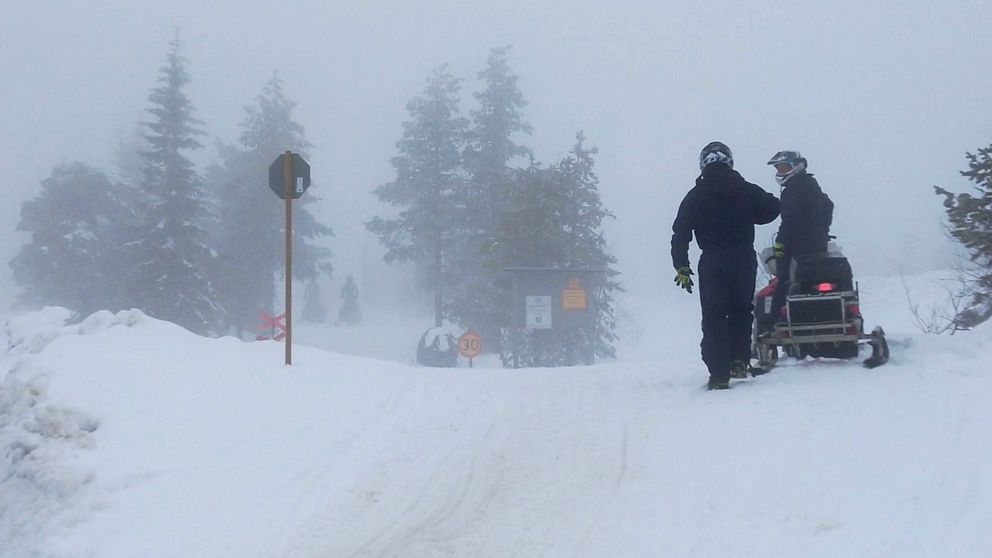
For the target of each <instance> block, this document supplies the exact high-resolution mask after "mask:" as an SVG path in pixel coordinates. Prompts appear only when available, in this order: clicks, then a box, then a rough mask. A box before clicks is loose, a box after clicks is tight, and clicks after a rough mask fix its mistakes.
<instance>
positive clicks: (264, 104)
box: [216, 74, 333, 330]
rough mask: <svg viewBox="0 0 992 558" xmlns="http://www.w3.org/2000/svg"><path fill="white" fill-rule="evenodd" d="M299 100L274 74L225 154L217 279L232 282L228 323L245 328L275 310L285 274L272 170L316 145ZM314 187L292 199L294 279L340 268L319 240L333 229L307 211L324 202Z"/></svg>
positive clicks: (281, 220) (279, 205)
mask: <svg viewBox="0 0 992 558" xmlns="http://www.w3.org/2000/svg"><path fill="white" fill-rule="evenodd" d="M295 106H296V103H295V102H293V101H291V100H290V99H288V98H287V97H286V96H285V94H284V93H283V88H282V81H281V80H280V78H279V76H278V74H273V76H272V78H271V79H270V80H269V82H268V83H267V84H266V85H265V87H264V88H263V90H262V93H261V94H259V95H258V97H257V99H256V104H255V105H253V106H248V107H246V108H245V113H246V116H245V119H244V120H243V121H242V123H241V137H240V147H231V146H228V147H226V148H225V149H223V150H222V153H221V156H222V159H223V163H224V164H223V168H224V170H223V172H222V173H219V174H221V175H222V177H221V178H219V179H218V182H219V183H220V186H219V187H220V194H219V202H218V204H219V205H218V208H217V211H218V215H219V224H218V227H217V230H216V236H217V238H218V247H219V248H218V252H219V254H220V258H219V259H220V271H219V273H218V277H220V281H222V282H223V284H224V285H225V291H224V297H223V300H224V305H225V308H227V309H228V311H229V320H230V324H229V325H231V326H233V327H235V328H237V329H239V330H241V329H243V328H246V327H250V326H251V324H253V323H254V322H255V321H257V319H258V315H259V312H261V311H273V304H274V301H275V295H276V288H275V280H276V277H277V276H278V275H282V274H283V273H284V272H285V269H284V267H285V254H284V250H285V244H284V242H285V240H284V239H285V236H284V235H285V213H284V211H285V209H284V208H285V206H284V204H283V203H282V202H281V200H280V199H279V198H278V197H276V195H275V194H273V193H272V190H271V189H270V188H269V186H268V176H269V175H268V169H269V165H271V164H272V162H273V161H274V160H275V159H276V157H278V156H279V155H281V154H282V153H283V152H284V151H286V150H290V151H293V152H294V153H300V154H301V155H303V156H304V157H307V156H308V155H307V151H308V150H309V149H310V148H311V147H312V145H311V144H310V142H309V141H307V139H306V136H305V133H304V129H303V126H302V125H301V124H299V123H298V122H296V121H295V120H294V119H293V114H292V112H293V108H294V107H295ZM315 189H316V186H311V188H309V189H308V190H307V193H306V194H305V195H304V196H303V197H301V198H300V199H298V200H295V201H294V202H293V221H294V223H293V237H294V250H293V277H294V279H297V280H301V281H308V280H316V279H317V277H318V276H319V274H321V273H326V274H328V275H330V274H331V272H332V271H333V268H332V267H331V265H330V263H329V262H328V259H329V258H330V256H331V253H330V250H329V249H327V248H325V247H322V246H318V245H316V244H315V243H314V242H313V241H314V240H317V239H319V238H321V237H324V236H332V235H333V231H332V230H331V229H330V228H329V227H327V226H325V225H323V224H321V223H320V222H319V221H318V220H317V219H316V218H315V217H314V215H313V214H312V213H311V211H310V210H309V209H308V206H310V205H311V204H313V203H315V202H316V201H318V200H319V198H317V197H316V195H315V192H314V190H315Z"/></svg>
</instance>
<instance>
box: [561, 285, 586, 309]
mask: <svg viewBox="0 0 992 558" xmlns="http://www.w3.org/2000/svg"><path fill="white" fill-rule="evenodd" d="M586 304H587V303H586V290H585V289H565V290H563V291H562V292H561V307H562V308H564V309H565V310H585V309H586Z"/></svg>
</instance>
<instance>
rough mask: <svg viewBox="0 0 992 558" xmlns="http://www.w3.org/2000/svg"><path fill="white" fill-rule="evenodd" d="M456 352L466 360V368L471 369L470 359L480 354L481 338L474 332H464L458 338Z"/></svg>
mask: <svg viewBox="0 0 992 558" xmlns="http://www.w3.org/2000/svg"><path fill="white" fill-rule="evenodd" d="M458 352H459V353H461V355H462V356H463V357H465V358H467V359H468V367H469V368H472V359H473V358H475V357H477V356H479V355H480V354H482V338H481V337H479V334H478V333H476V332H474V331H466V332H465V333H464V334H462V336H461V337H459V338H458Z"/></svg>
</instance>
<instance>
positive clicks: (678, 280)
mask: <svg viewBox="0 0 992 558" xmlns="http://www.w3.org/2000/svg"><path fill="white" fill-rule="evenodd" d="M675 284H676V285H678V286H679V288H682V289H685V290H686V291H688V292H690V293H691V292H692V270H691V269H689V266H685V267H680V268H678V269H677V270H675Z"/></svg>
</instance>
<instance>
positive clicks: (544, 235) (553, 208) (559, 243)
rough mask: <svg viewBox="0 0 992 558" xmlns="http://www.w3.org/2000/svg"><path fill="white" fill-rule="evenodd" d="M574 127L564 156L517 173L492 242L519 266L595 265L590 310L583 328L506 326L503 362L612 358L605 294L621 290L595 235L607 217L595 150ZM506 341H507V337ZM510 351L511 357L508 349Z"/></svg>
mask: <svg viewBox="0 0 992 558" xmlns="http://www.w3.org/2000/svg"><path fill="white" fill-rule="evenodd" d="M584 142H585V137H584V135H583V134H582V133H581V132H579V133H578V134H577V136H576V144H575V146H574V147H573V149H572V151H571V152H570V153H569V154H568V156H567V157H565V158H564V159H562V160H561V161H559V162H558V163H556V164H555V165H554V166H552V167H550V168H547V169H545V168H541V167H540V166H538V165H536V164H532V165H531V167H530V168H528V169H526V170H524V171H521V172H520V173H519V179H518V180H517V181H516V183H515V184H516V187H515V188H514V190H513V193H512V196H511V206H510V208H509V210H508V211H507V212H506V213H505V214H504V216H503V222H502V225H501V227H500V230H501V235H500V239H499V242H500V243H501V245H504V246H506V249H507V254H508V257H509V258H512V260H513V261H515V262H517V263H516V264H515V265H517V266H520V267H557V268H578V269H601V270H604V271H605V273H604V274H602V275H601V276H599V277H598V278H597V279H596V280H595V284H594V286H593V287H594V288H593V289H592V292H590V293H589V294H590V300H591V303H590V309H591V311H592V312H594V313H595V316H594V320H593V323H594V326H593V327H592V328H589V329H574V330H562V331H557V330H550V331H535V332H524V331H514V330H512V329H511V330H508V331H506V332H505V335H506V336H507V337H506V339H507V343H506V345H505V347H504V351H503V353H502V356H503V359H504V363H506V364H509V363H510V362H514V361H515V362H517V363H518V364H523V365H538V366H559V365H569V364H575V363H578V362H586V363H591V362H592V360H593V359H594V358H596V357H613V356H615V350H614V347H613V342H614V341H616V339H617V337H616V334H615V331H614V330H615V319H614V311H613V295H614V293H616V292H618V291H622V289H621V287H620V284H619V282H618V281H617V279H616V278H617V275H618V272H617V271H616V270H614V269H613V266H614V265H615V264H616V258H615V257H614V256H613V255H612V254H610V252H609V249H608V247H607V245H606V241H605V240H604V238H603V230H602V226H603V221H604V220H605V219H608V218H612V217H613V214H612V213H611V212H610V211H609V210H607V209H605V208H604V207H603V205H602V201H601V200H600V197H599V191H598V185H599V179H598V178H597V177H596V174H595V172H594V170H593V169H594V163H595V161H594V156H595V155H596V153H597V150H596V149H595V148H593V149H587V148H586V147H585V145H584ZM510 339H513V341H512V342H511V341H510ZM515 350H516V354H515V353H514V351H515Z"/></svg>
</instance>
